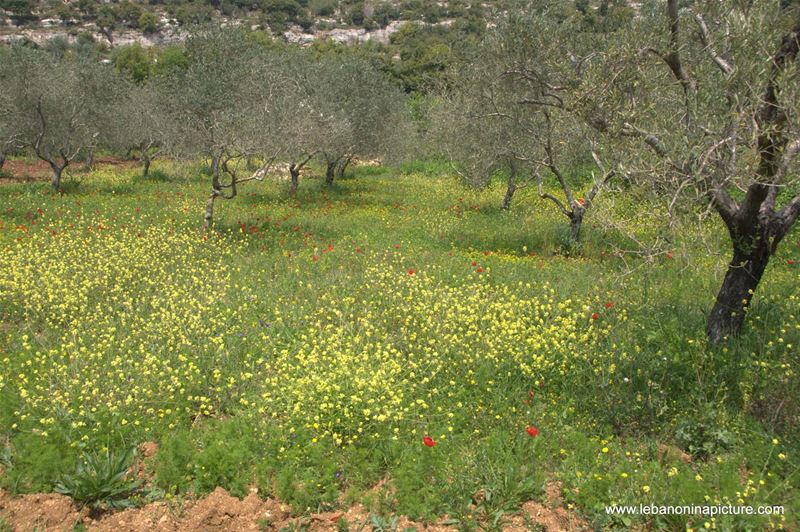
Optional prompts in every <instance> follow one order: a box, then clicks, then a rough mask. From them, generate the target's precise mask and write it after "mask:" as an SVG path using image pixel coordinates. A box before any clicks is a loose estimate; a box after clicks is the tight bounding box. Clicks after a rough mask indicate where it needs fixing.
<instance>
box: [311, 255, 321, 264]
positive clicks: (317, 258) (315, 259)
mask: <svg viewBox="0 0 800 532" xmlns="http://www.w3.org/2000/svg"><path fill="white" fill-rule="evenodd" d="M311 258H312V259H313V260H314V262H317V261H318V260H319V257H318V256H317V255H314V256H313V257H311Z"/></svg>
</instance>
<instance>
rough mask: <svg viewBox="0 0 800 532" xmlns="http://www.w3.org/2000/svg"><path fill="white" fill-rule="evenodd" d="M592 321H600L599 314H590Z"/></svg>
mask: <svg viewBox="0 0 800 532" xmlns="http://www.w3.org/2000/svg"><path fill="white" fill-rule="evenodd" d="M592 319H593V320H598V319H600V314H598V313H597V312H595V313H594V314H592Z"/></svg>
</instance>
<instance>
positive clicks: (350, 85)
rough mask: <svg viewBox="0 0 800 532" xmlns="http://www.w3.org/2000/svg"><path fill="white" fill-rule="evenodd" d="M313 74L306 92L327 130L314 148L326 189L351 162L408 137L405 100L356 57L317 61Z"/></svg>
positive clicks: (372, 68)
mask: <svg viewBox="0 0 800 532" xmlns="http://www.w3.org/2000/svg"><path fill="white" fill-rule="evenodd" d="M313 68H314V75H313V79H312V85H311V86H310V87H309V88H310V93H311V94H312V95H313V97H314V99H315V100H316V102H317V103H316V106H317V108H318V109H319V112H320V113H321V117H320V118H321V119H322V121H324V122H325V126H324V127H325V128H326V130H327V131H326V133H327V134H326V135H324V136H322V137H320V139H319V140H320V145H319V147H318V148H319V153H320V154H321V158H322V160H323V162H324V163H325V182H326V184H327V185H329V186H330V185H332V184H333V182H334V179H335V177H336V176H337V175H338V176H339V177H341V176H343V175H344V172H345V169H346V168H347V166H348V165H349V164H350V162H351V161H352V159H353V158H354V157H356V156H358V157H362V158H366V157H374V156H380V155H381V154H383V153H385V152H386V151H387V150H391V149H392V146H391V144H392V143H394V142H398V141H399V140H400V139H399V138H398V135H399V134H402V133H404V132H407V131H408V129H409V128H408V126H407V124H406V123H407V122H408V120H409V119H408V112H407V109H406V105H405V99H406V98H405V95H404V94H403V92H402V91H401V90H400V88H399V87H398V86H397V85H395V84H394V83H392V81H391V80H389V79H388V77H387V76H386V74H384V73H382V72H381V71H379V70H378V69H377V68H376V67H375V66H374V65H372V64H371V63H370V62H369V61H368V60H366V59H364V58H361V57H359V56H355V55H352V54H339V55H332V56H323V57H321V58H320V59H318V60H317V61H316V62H315V65H314V66H313Z"/></svg>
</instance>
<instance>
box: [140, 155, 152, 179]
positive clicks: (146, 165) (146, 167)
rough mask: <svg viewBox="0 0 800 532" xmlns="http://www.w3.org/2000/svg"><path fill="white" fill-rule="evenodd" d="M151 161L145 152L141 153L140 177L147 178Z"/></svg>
mask: <svg viewBox="0 0 800 532" xmlns="http://www.w3.org/2000/svg"><path fill="white" fill-rule="evenodd" d="M152 162H153V161H152V159H151V158H150V156H149V155H148V154H147V152H146V151H143V152H142V177H147V176H148V174H149V173H150V163H152Z"/></svg>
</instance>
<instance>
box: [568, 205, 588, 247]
mask: <svg viewBox="0 0 800 532" xmlns="http://www.w3.org/2000/svg"><path fill="white" fill-rule="evenodd" d="M584 213H586V211H585V210H584V209H581V208H577V209H573V211H572V214H571V215H570V217H569V234H570V237H571V238H572V240H573V242H577V241H578V240H579V239H580V237H581V227H582V226H583V215H584Z"/></svg>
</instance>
